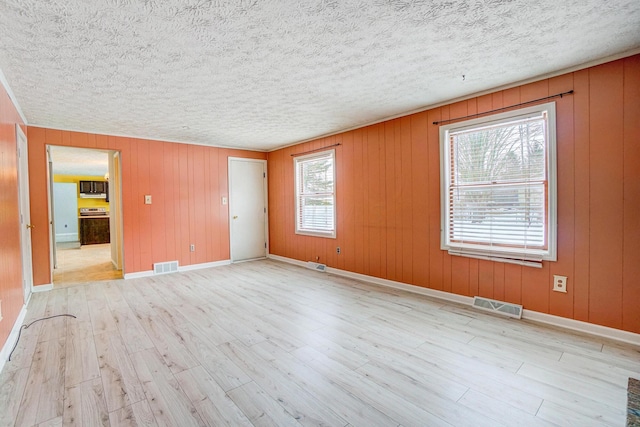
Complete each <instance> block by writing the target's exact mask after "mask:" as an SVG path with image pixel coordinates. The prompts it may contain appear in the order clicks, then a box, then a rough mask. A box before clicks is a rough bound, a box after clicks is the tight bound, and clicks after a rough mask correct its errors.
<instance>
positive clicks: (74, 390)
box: [63, 378, 109, 427]
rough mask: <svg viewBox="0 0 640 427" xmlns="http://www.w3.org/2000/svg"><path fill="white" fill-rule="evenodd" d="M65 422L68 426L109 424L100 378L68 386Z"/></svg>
mask: <svg viewBox="0 0 640 427" xmlns="http://www.w3.org/2000/svg"><path fill="white" fill-rule="evenodd" d="M63 423H64V425H67V426H83V427H100V426H103V427H108V426H109V414H108V412H107V409H106V405H105V401H104V395H103V388H102V381H100V379H99V378H97V379H94V380H90V381H85V382H83V383H80V384H77V385H75V386H73V387H68V388H67V390H66V391H65V397H64V416H63Z"/></svg>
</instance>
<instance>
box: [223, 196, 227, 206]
mask: <svg viewBox="0 0 640 427" xmlns="http://www.w3.org/2000/svg"><path fill="white" fill-rule="evenodd" d="M222 204H223V205H226V204H227V198H226V197H224V196H222Z"/></svg>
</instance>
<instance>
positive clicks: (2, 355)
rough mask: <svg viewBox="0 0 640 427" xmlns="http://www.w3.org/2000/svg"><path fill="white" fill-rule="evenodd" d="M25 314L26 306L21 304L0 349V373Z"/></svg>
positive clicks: (16, 337)
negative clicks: (0, 349)
mask: <svg viewBox="0 0 640 427" xmlns="http://www.w3.org/2000/svg"><path fill="white" fill-rule="evenodd" d="M26 315H27V306H26V305H23V306H22V309H21V310H20V313H18V318H17V319H16V322H15V323H14V324H13V328H11V332H10V333H9V336H8V337H7V341H6V342H5V343H4V346H2V351H0V373H2V369H3V368H4V365H5V364H6V363H7V359H9V353H11V350H13V346H14V345H15V344H16V340H17V339H18V332H19V331H20V327H21V326H22V322H24V318H25V316H26Z"/></svg>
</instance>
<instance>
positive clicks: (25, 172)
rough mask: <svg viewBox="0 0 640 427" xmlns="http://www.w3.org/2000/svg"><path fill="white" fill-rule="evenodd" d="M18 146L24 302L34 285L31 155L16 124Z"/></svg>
mask: <svg viewBox="0 0 640 427" xmlns="http://www.w3.org/2000/svg"><path fill="white" fill-rule="evenodd" d="M16 141H17V148H18V197H19V199H20V202H19V203H20V248H21V251H22V290H23V297H24V303H25V304H26V303H27V302H28V301H29V297H30V295H31V289H32V287H33V268H32V266H33V260H32V258H31V229H32V228H33V225H31V213H30V210H29V209H30V208H29V166H28V164H29V161H28V159H29V157H28V154H27V137H26V135H25V134H24V132H22V129H21V128H20V126H17V125H16Z"/></svg>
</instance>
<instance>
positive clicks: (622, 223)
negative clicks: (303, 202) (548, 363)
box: [268, 55, 640, 332]
mask: <svg viewBox="0 0 640 427" xmlns="http://www.w3.org/2000/svg"><path fill="white" fill-rule="evenodd" d="M571 89H573V90H574V91H575V93H574V95H572V96H565V97H563V98H562V99H560V98H557V99H555V102H556V110H557V144H558V146H557V156H558V158H557V162H558V167H559V173H558V260H557V261H556V262H544V263H543V267H542V268H540V269H537V268H530V267H523V266H519V265H512V264H502V263H495V262H491V261H484V260H477V259H469V258H461V257H451V256H449V255H448V254H447V253H445V252H443V251H442V250H440V159H439V134H438V132H439V130H438V126H434V125H432V124H431V123H432V122H433V121H434V120H439V119H441V118H442V119H445V118H449V117H451V118H455V117H460V116H464V115H466V114H475V113H482V112H486V111H489V110H492V109H494V108H501V107H509V106H512V105H515V104H517V103H519V102H526V101H531V100H534V99H538V98H541V97H545V96H548V95H551V94H555V93H559V92H564V91H568V90H571ZM639 92H640V56H637V55H636V56H633V57H629V58H625V59H622V60H618V61H615V62H612V63H609V64H604V65H601V66H599V67H594V68H590V69H585V70H581V71H577V72H574V73H568V74H565V75H562V76H558V77H554V78H551V79H546V80H541V81H538V82H535V83H530V84H526V85H523V86H520V87H515V88H510V89H507V90H504V91H496V92H495V93H491V94H487V95H483V96H481V97H477V98H472V99H469V100H466V101H463V102H458V103H455V104H452V105H448V106H443V107H439V108H435V109H432V110H429V111H426V112H422V113H417V114H413V115H410V116H405V117H401V118H398V119H394V120H391V121H388V122H384V123H380V124H376V125H372V126H367V127H364V128H361V129H356V130H353V131H349V132H345V133H343V134H340V135H337V136H335V137H331V138H322V139H319V140H316V141H312V142H311V143H305V144H300V145H298V146H294V147H289V148H287V149H283V150H279V151H275V152H272V153H269V156H268V157H269V164H270V166H269V167H270V168H272V170H275V171H278V174H279V175H280V177H281V178H279V179H278V180H273V181H270V183H269V191H270V202H271V203H275V204H279V205H280V206H271V207H270V208H271V209H272V211H273V212H277V213H278V216H280V217H282V219H281V220H280V221H279V222H277V224H276V221H275V220H273V219H272V222H271V223H272V224H273V225H272V231H275V230H277V232H274V233H273V234H272V236H271V245H272V253H274V254H277V255H282V256H285V257H290V258H295V259H299V260H303V261H308V260H311V258H310V257H311V256H315V255H314V254H315V252H318V251H319V248H324V249H325V251H326V252H324V253H323V254H324V255H328V253H329V252H330V251H331V250H335V246H336V245H334V243H336V242H339V244H340V246H341V248H342V251H343V253H342V254H341V255H340V256H337V257H333V256H327V262H328V265H329V266H331V267H338V268H341V269H344V270H348V271H353V272H357V273H364V274H369V275H374V276H379V277H383V278H387V279H390V280H396V281H400V282H404V283H411V284H414V285H418V286H424V287H429V288H432V289H442V290H445V291H448V292H453V293H456V294H460V295H469V296H473V295H482V296H486V297H490V298H496V299H500V300H505V301H509V302H514V303H520V304H523V305H524V308H526V309H531V310H535V311H540V312H543V313H550V314H554V315H557V316H563V317H567V318H574V319H577V320H584V321H590V322H594V323H597V324H601V325H606V326H612V327H616V328H622V329H624V330H628V331H634V332H638V331H640V314H639V313H640V310H638V309H637V307H638V303H640V286H639V285H638V281H637V277H638V276H639V275H640V255H639V254H640V243H639V242H640V219H639V218H640V216H639V215H638V214H637V213H638V212H639V211H640V184H639V183H640V148H638V147H640V145H638V144H637V141H638V140H639V139H640V130H639V124H638V123H640V121H638V117H639V116H640V111H639V109H640V101H639V98H640V95H639ZM332 138H334V139H332ZM335 138H341V141H342V144H343V145H342V146H341V147H340V150H339V152H340V155H339V156H338V157H337V162H338V165H337V170H338V171H339V174H338V180H337V189H336V191H337V194H338V206H337V212H338V236H337V239H336V241H333V239H323V238H314V237H307V236H297V235H295V233H294V226H293V200H294V189H293V162H292V161H291V159H290V156H289V154H290V153H292V152H300V151H305V150H306V149H309V148H308V147H322V146H324V145H327V144H328V143H329V141H333V140H336V139H335ZM554 274H558V275H563V276H567V277H568V278H569V280H568V293H567V294H562V293H556V292H553V291H552V290H551V287H552V279H553V275H554Z"/></svg>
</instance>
